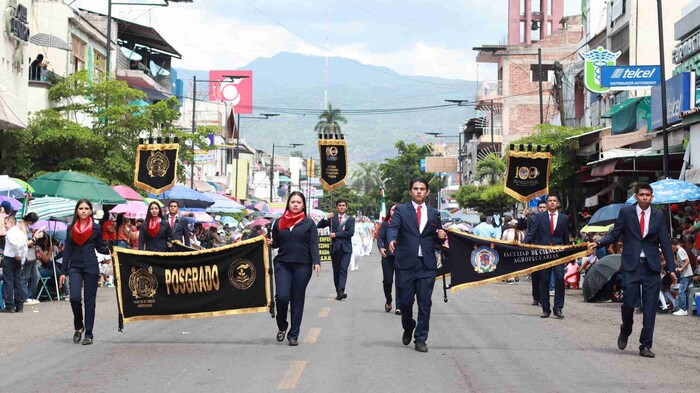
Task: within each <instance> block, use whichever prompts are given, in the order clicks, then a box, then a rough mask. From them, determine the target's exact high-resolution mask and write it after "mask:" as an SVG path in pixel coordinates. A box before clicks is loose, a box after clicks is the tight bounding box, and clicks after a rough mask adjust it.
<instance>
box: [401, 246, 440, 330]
mask: <svg viewBox="0 0 700 393" xmlns="http://www.w3.org/2000/svg"><path fill="white" fill-rule="evenodd" d="M434 286H435V270H433V269H426V268H425V266H424V265H423V258H419V264H418V265H417V266H416V267H414V268H413V269H396V287H397V290H398V294H399V296H400V297H399V301H398V304H397V305H396V306H397V307H398V308H400V309H401V325H402V326H403V328H404V330H407V329H412V328H414V327H415V328H416V330H415V332H414V333H413V337H414V338H415V339H416V340H419V341H427V340H428V330H429V328H430V308H431V307H432V305H433V301H432V299H431V297H432V295H433V287H434ZM414 298H415V300H417V301H418V322H417V323H416V321H415V320H413V301H414Z"/></svg>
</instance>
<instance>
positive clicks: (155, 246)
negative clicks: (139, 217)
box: [139, 217, 173, 252]
mask: <svg viewBox="0 0 700 393" xmlns="http://www.w3.org/2000/svg"><path fill="white" fill-rule="evenodd" d="M149 219H150V218H149V217H147V218H146V221H144V222H143V224H141V230H140V232H139V250H146V251H161V252H165V251H168V242H169V241H170V240H171V239H172V236H173V235H172V232H171V231H170V225H168V223H167V221H166V220H160V229H158V233H157V234H156V237H151V235H149V234H148V220H149Z"/></svg>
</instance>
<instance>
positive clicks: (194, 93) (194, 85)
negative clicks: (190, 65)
mask: <svg viewBox="0 0 700 393" xmlns="http://www.w3.org/2000/svg"><path fill="white" fill-rule="evenodd" d="M196 103H197V75H192V159H191V160H190V188H191V189H193V190H194V136H195V134H196V133H197V129H196V127H197V126H196V124H195V121H196V119H195V113H196V112H195V104H196Z"/></svg>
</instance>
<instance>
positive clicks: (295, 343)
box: [289, 338, 299, 347]
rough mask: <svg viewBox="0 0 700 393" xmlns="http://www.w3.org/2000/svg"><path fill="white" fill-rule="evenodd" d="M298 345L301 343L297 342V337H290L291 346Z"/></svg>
mask: <svg viewBox="0 0 700 393" xmlns="http://www.w3.org/2000/svg"><path fill="white" fill-rule="evenodd" d="M297 345H299V342H297V340H296V339H294V338H290V339H289V346H290V347H296V346H297Z"/></svg>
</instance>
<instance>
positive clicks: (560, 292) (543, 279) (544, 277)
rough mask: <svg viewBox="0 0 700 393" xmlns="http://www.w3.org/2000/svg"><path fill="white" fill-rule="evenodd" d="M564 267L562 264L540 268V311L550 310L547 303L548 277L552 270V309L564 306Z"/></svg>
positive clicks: (559, 308)
mask: <svg viewBox="0 0 700 393" xmlns="http://www.w3.org/2000/svg"><path fill="white" fill-rule="evenodd" d="M564 269H565V266H564V265H563V264H561V265H557V266H554V267H550V268H547V269H544V270H540V271H539V274H540V304H541V305H542V311H545V312H551V311H552V309H551V308H550V303H549V277H550V276H551V274H552V272H554V309H555V310H561V309H563V308H564Z"/></svg>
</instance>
